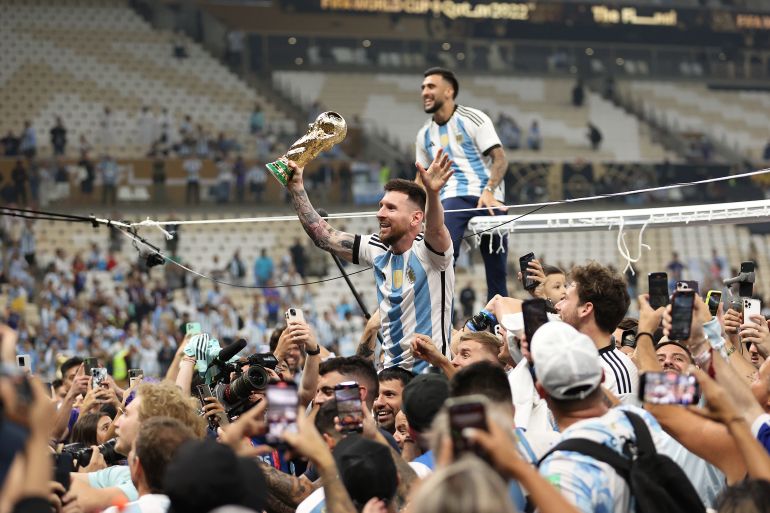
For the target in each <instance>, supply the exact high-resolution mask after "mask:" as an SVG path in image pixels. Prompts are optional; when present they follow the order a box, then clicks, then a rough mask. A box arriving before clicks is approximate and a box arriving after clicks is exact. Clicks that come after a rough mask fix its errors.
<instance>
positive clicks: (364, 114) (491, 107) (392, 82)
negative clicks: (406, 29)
mask: <svg viewBox="0 0 770 513" xmlns="http://www.w3.org/2000/svg"><path fill="white" fill-rule="evenodd" d="M460 79H461V83H460V96H459V97H458V101H459V102H460V103H461V104H463V105H468V106H472V107H475V108H479V109H482V110H484V111H485V112H487V113H488V114H489V115H490V116H491V117H492V119H493V121H494V120H496V119H497V116H498V114H499V113H501V112H502V113H505V114H507V115H510V116H512V117H513V118H514V119H515V120H516V122H517V123H518V125H519V126H520V128H521V130H522V146H524V145H525V144H526V134H527V130H528V127H529V124H530V122H531V121H532V120H538V122H539V124H540V130H541V133H542V136H543V148H542V150H541V151H530V150H526V149H520V150H517V151H515V152H510V154H509V158H511V159H516V160H543V159H545V160H574V159H579V158H582V159H586V160H614V161H618V162H640V161H661V160H663V158H664V157H665V156H666V153H665V151H664V150H663V148H662V147H661V146H660V145H658V144H655V143H653V142H652V140H651V137H650V134H649V133H648V131H647V128H646V127H645V126H644V125H642V124H641V123H639V122H638V121H637V120H636V119H635V118H634V117H633V116H631V115H629V114H627V113H625V112H624V111H622V110H621V109H619V108H617V107H615V106H614V105H612V104H611V103H609V102H608V101H606V100H604V99H603V98H601V97H600V96H599V95H596V94H593V93H590V92H589V93H587V98H586V106H585V107H584V108H580V109H578V108H574V107H572V106H571V105H570V97H571V96H570V95H571V89H572V86H573V84H574V82H573V81H572V80H570V79H561V78H548V79H543V78H517V77H476V78H464V77H460ZM419 80H420V77H419V76H415V75H395V74H383V73H380V74H364V73H322V72H301V71H278V72H275V73H274V74H273V81H274V84H275V85H276V86H277V87H280V88H282V89H284V90H287V91H290V92H291V94H293V95H294V97H295V98H297V100H298V101H300V102H301V103H303V104H305V105H309V104H310V103H311V102H313V101H315V100H320V101H321V103H322V104H323V105H324V106H325V107H326V108H328V109H331V110H337V111H339V112H340V113H341V114H343V116H345V117H347V118H351V117H352V116H354V115H357V116H359V117H360V118H361V120H362V121H363V123H364V124H365V125H366V126H368V127H369V128H371V129H373V130H374V131H381V132H383V133H384V134H385V136H386V137H388V139H389V140H391V141H393V142H394V143H395V144H396V145H397V146H399V147H400V148H402V149H404V150H406V149H409V148H413V146H414V141H415V135H416V133H417V130H418V129H419V128H420V127H421V126H422V125H423V124H424V123H425V120H426V119H427V117H426V115H425V113H424V112H423V111H422V109H421V108H420V101H419V94H420V93H419ZM589 121H591V122H593V123H594V124H595V125H597V126H598V127H599V129H600V130H601V132H602V133H603V135H604V142H603V144H602V147H601V148H600V150H599V151H592V150H591V149H590V147H589V143H588V139H587V136H586V133H587V128H586V124H587V123H588V122H589Z"/></svg>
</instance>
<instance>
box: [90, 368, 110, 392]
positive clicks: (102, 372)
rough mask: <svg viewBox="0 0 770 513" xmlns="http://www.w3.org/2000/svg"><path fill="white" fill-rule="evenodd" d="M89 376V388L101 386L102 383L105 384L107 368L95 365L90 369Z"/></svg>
mask: <svg viewBox="0 0 770 513" xmlns="http://www.w3.org/2000/svg"><path fill="white" fill-rule="evenodd" d="M91 378H92V379H91V388H99V387H101V386H103V384H105V385H106V383H105V380H106V379H107V369H105V368H104V367H95V368H93V369H91Z"/></svg>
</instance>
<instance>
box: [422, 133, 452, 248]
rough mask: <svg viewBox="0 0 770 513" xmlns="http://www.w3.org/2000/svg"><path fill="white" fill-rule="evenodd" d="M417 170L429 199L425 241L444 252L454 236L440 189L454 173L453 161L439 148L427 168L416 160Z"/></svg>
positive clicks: (426, 207) (426, 205) (426, 206)
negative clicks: (445, 212)
mask: <svg viewBox="0 0 770 513" xmlns="http://www.w3.org/2000/svg"><path fill="white" fill-rule="evenodd" d="M415 166H417V171H418V172H419V174H420V178H421V179H422V185H423V187H425V193H426V195H427V201H426V203H425V242H427V243H428V245H429V246H430V247H431V248H433V250H434V251H438V252H439V253H444V252H445V251H446V250H448V249H449V248H450V247H452V237H451V235H449V230H447V227H446V225H445V224H444V207H443V206H442V205H441V199H440V198H439V191H441V188H442V187H443V186H444V185H445V184H446V182H447V180H449V177H451V176H452V175H453V174H454V171H453V170H452V161H451V160H449V155H447V154H446V153H444V150H443V149H441V148H439V150H438V151H437V152H436V158H434V159H433V162H432V163H431V165H430V166H429V167H428V169H427V170H426V169H425V168H424V167H422V164H420V163H419V162H415Z"/></svg>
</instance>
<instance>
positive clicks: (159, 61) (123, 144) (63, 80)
mask: <svg viewBox="0 0 770 513" xmlns="http://www.w3.org/2000/svg"><path fill="white" fill-rule="evenodd" d="M0 30H1V31H2V33H3V38H2V40H0V53H1V54H2V55H3V66H2V69H0V132H1V133H3V134H5V133H6V131H8V130H14V131H15V132H16V133H18V132H19V130H20V129H21V127H22V123H23V122H24V120H26V119H30V120H31V121H32V124H33V126H34V127H35V129H36V131H37V136H38V147H39V148H43V149H45V148H47V147H48V146H49V137H48V130H49V129H50V128H51V127H52V126H53V125H54V121H55V117H56V116H61V117H62V118H63V120H64V124H65V126H67V127H68V129H69V134H68V139H69V145H70V148H73V147H76V144H77V140H78V137H79V135H81V134H83V135H85V136H86V138H87V139H88V141H89V142H90V143H91V144H92V145H96V147H97V150H102V149H103V148H100V146H102V145H101V144H100V143H103V142H104V135H103V134H100V133H99V126H100V120H101V117H102V113H103V109H104V107H110V108H111V109H112V122H111V124H112V127H111V134H110V137H109V138H110V139H111V144H110V150H111V151H112V152H113V154H116V155H118V156H137V155H144V154H145V153H146V152H147V150H148V148H144V147H141V145H140V144H139V141H138V137H137V115H138V114H139V112H140V108H141V107H142V106H143V105H149V106H150V107H151V108H152V109H153V110H154V111H155V113H156V114H160V110H161V108H168V110H169V115H170V117H171V126H172V132H173V133H172V138H176V135H175V134H176V129H177V127H178V126H179V124H180V123H181V121H182V119H183V117H184V116H185V115H190V116H192V119H193V122H194V123H195V124H198V123H200V124H202V125H203V126H204V128H205V129H206V130H207V131H208V132H209V133H210V134H213V135H216V133H218V132H220V131H223V132H225V133H226V134H228V135H229V136H230V137H236V138H239V139H241V140H242V141H243V139H244V137H243V135H244V134H245V133H246V132H247V128H248V118H249V115H250V113H251V110H252V108H253V106H254V103H255V102H259V103H261V104H262V106H263V110H264V112H265V116H266V119H268V120H271V119H273V120H275V119H278V120H281V119H285V116H283V115H278V114H277V110H276V107H274V106H271V105H270V104H269V103H268V102H267V101H266V100H265V99H264V98H261V97H259V96H258V95H257V94H256V93H255V92H254V91H253V90H251V89H250V88H249V87H248V86H247V85H246V84H245V83H244V82H242V81H241V80H239V79H238V78H237V77H236V76H235V75H234V74H232V73H231V72H229V71H228V70H227V69H226V68H225V67H224V66H223V65H222V64H221V63H219V61H217V60H216V59H215V58H213V57H212V56H210V55H209V54H208V53H206V52H205V51H204V50H203V49H202V48H201V47H200V46H198V45H197V44H195V43H194V42H192V41H191V40H190V39H188V38H186V37H182V36H177V35H173V34H171V33H167V32H159V31H155V30H153V29H152V28H151V27H150V26H149V25H148V24H147V23H146V22H145V21H143V20H142V19H141V18H140V17H139V16H138V15H137V14H136V13H134V12H133V11H132V10H131V9H130V8H128V6H127V5H126V3H125V2H121V1H116V0H103V1H102V0H99V1H95V0H65V1H54V0H35V1H32V2H14V3H9V2H2V3H0ZM174 38H182V40H183V41H184V45H185V47H186V50H187V54H188V58H186V59H177V58H175V57H174V56H173V54H172V41H173V40H174ZM278 123H282V122H278ZM46 154H47V152H46Z"/></svg>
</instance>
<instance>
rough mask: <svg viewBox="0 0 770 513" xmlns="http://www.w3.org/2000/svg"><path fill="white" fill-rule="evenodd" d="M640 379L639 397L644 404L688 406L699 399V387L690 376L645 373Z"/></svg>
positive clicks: (671, 373)
mask: <svg viewBox="0 0 770 513" xmlns="http://www.w3.org/2000/svg"><path fill="white" fill-rule="evenodd" d="M640 379H641V382H640V387H639V395H640V399H641V400H642V401H644V402H646V403H652V404H678V405H682V406H689V405H691V404H697V403H698V400H699V399H700V385H699V384H698V381H697V380H696V379H695V376H692V375H690V374H678V373H676V372H645V373H644V374H642V375H641V376H640Z"/></svg>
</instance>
